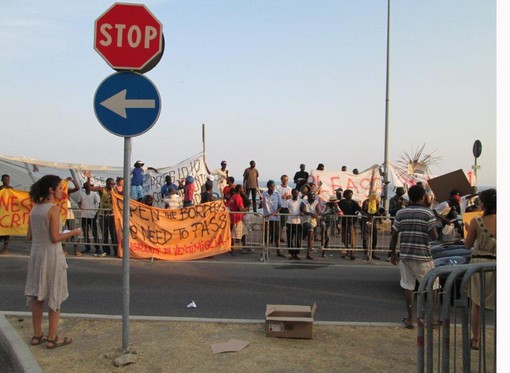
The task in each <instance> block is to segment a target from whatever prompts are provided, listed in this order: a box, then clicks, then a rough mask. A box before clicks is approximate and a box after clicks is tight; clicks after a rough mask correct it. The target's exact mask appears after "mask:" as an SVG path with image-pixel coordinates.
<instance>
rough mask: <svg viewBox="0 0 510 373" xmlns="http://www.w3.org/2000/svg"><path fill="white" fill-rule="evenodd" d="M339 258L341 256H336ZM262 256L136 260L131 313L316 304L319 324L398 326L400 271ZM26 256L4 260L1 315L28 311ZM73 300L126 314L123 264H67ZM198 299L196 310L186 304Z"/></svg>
mask: <svg viewBox="0 0 510 373" xmlns="http://www.w3.org/2000/svg"><path fill="white" fill-rule="evenodd" d="M335 255H336V256H338V254H335ZM257 258H258V254H256V253H250V254H240V255H238V256H237V257H231V256H230V255H222V256H218V257H216V258H215V259H204V260H200V261H194V262H177V263H175V262H174V263H171V262H163V261H154V262H152V263H151V262H150V261H148V260H132V261H131V266H130V315H131V316H172V317H201V318H224V319H253V320H262V319H263V318H264V312H265V307H266V304H300V305H311V304H313V303H314V302H315V303H317V312H316V315H315V319H316V320H317V321H352V322H399V321H400V319H401V317H402V315H403V314H404V311H405V310H404V307H405V306H404V299H403V292H402V290H401V288H400V286H399V272H398V268H397V267H394V266H391V265H388V264H387V263H378V264H376V265H370V264H366V263H364V262H361V261H360V260H357V261H355V262H350V261H346V260H344V259H340V258H334V259H326V260H324V259H317V260H315V261H313V262H311V261H305V260H302V261H300V262H297V261H292V262H291V261H289V260H286V259H282V258H272V261H271V262H270V263H260V262H258V261H257ZM27 261H28V257H27V256H24V255H15V256H3V257H1V258H0V294H1V295H2V296H1V297H0V310H3V311H28V310H27V308H26V306H25V298H24V297H23V290H24V284H25V276H26V267H27ZM68 265H69V269H68V286H69V293H70V297H69V298H68V300H67V301H65V302H64V303H63V305H62V312H63V313H88V314H104V315H121V314H122V312H123V297H122V294H123V288H122V260H121V259H110V258H93V257H88V256H87V257H80V258H75V257H72V256H71V257H69V258H68ZM191 301H194V302H195V303H196V305H197V308H187V307H186V306H187V305H188V304H189V303H190V302H191Z"/></svg>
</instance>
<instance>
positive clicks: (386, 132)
mask: <svg viewBox="0 0 510 373" xmlns="http://www.w3.org/2000/svg"><path fill="white" fill-rule="evenodd" d="M390 5H391V0H388V21H387V29H386V105H385V115H384V177H383V193H384V209H385V210H386V211H388V207H389V199H388V183H389V180H388V175H389V167H388V165H389V163H388V143H389V141H388V137H389V127H390V123H389V106H390Z"/></svg>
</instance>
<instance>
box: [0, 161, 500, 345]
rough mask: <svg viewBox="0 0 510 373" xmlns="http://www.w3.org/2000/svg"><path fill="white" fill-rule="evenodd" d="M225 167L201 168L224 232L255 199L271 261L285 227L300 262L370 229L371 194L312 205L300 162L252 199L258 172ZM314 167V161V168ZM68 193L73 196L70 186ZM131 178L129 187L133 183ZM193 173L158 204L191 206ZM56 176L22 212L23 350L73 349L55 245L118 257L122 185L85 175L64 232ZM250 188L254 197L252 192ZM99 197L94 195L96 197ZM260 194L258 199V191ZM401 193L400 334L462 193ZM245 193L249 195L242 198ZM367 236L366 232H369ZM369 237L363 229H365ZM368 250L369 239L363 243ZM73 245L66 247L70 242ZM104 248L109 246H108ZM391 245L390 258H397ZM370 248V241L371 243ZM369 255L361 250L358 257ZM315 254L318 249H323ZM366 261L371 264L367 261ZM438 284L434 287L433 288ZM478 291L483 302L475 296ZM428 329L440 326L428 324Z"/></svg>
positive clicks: (476, 318)
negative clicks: (64, 325)
mask: <svg viewBox="0 0 510 373" xmlns="http://www.w3.org/2000/svg"><path fill="white" fill-rule="evenodd" d="M142 166H143V162H140V161H137V162H136V163H135V168H134V172H133V179H134V180H132V187H131V188H132V189H131V192H132V193H131V196H132V197H133V198H136V199H138V200H140V201H142V202H144V203H147V204H148V205H151V204H152V201H150V200H147V199H146V196H143V195H141V194H140V193H139V192H140V190H139V186H140V185H139V183H138V181H139V178H140V175H142V176H143V169H142V168H141V167H142ZM226 166H227V163H226V162H225V161H223V162H221V167H220V168H219V169H218V170H214V171H213V172H211V171H209V169H208V168H207V172H208V173H209V174H210V175H211V176H212V175H215V176H218V181H217V182H218V187H220V188H221V187H222V188H221V189H220V190H221V197H220V198H222V199H223V201H224V203H225V204H226V206H227V207H228V208H229V210H230V219H231V229H232V239H233V241H234V242H235V241H239V242H241V244H244V242H243V241H244V240H245V238H246V234H247V229H246V224H245V222H244V219H245V214H246V213H247V212H249V211H250V210H251V209H252V208H253V209H254V211H257V209H256V207H257V206H254V205H255V204H256V203H257V201H256V197H257V196H259V206H258V207H259V208H261V209H262V215H263V217H264V223H265V226H264V230H265V234H264V237H265V239H266V242H265V244H266V245H267V246H269V245H274V246H276V248H277V255H278V256H282V257H286V256H285V254H283V253H282V251H280V243H281V242H285V239H284V238H283V235H282V233H283V231H284V230H285V231H286V237H285V238H286V241H287V246H288V249H289V252H288V253H289V259H291V260H300V257H299V253H300V248H301V245H302V243H303V241H304V242H305V243H306V258H307V259H309V260H313V259H314V257H313V256H312V254H313V241H314V239H315V238H316V237H317V233H319V235H320V240H321V247H322V248H323V249H326V248H328V243H329V237H330V235H331V234H332V233H333V232H335V231H336V232H338V233H339V232H341V236H342V242H343V243H344V245H345V248H346V251H345V253H344V256H345V257H346V258H348V259H354V256H353V252H352V248H353V247H354V246H353V243H354V240H355V239H356V235H355V233H354V224H357V223H356V222H358V221H360V220H361V221H362V224H373V220H372V219H370V217H372V216H383V215H385V214H386V212H385V211H384V209H382V208H381V207H379V201H377V199H376V197H375V195H373V194H371V195H370V196H369V198H367V199H366V200H365V201H364V202H363V203H362V205H361V206H360V205H359V204H358V203H357V202H356V201H354V200H353V199H352V195H353V192H352V190H349V189H346V190H342V189H341V188H338V189H337V190H336V191H335V194H334V195H331V196H330V197H329V199H328V200H326V201H322V202H321V201H319V199H318V198H317V194H316V192H317V190H316V188H317V187H316V186H315V184H314V183H313V182H310V180H309V179H308V178H309V175H308V174H307V172H306V171H305V166H304V165H303V164H302V165H300V170H299V171H298V172H296V174H295V176H294V179H293V180H294V184H295V185H294V188H292V187H290V186H289V185H288V183H289V177H288V176H287V175H282V176H281V178H280V182H281V183H280V184H279V185H278V186H276V184H275V182H274V181H273V180H269V181H268V182H267V190H265V191H264V192H263V193H260V191H259V190H258V176H259V175H258V171H257V170H256V163H255V161H251V162H250V167H249V168H247V169H246V170H245V172H244V177H243V183H242V184H237V185H236V184H235V179H234V178H233V177H232V176H230V175H229V174H228V171H227V169H226ZM321 166H322V167H323V165H319V167H321ZM1 181H2V185H1V186H0V190H1V189H6V188H12V187H11V186H10V176H9V175H2V177H1ZM70 181H71V182H72V183H74V186H75V187H74V188H71V189H69V191H70V192H77V191H78V190H74V189H77V183H76V181H75V180H73V179H71V180H70ZM133 181H134V182H133ZM193 184H194V180H193V178H192V177H190V176H188V177H187V178H186V180H185V181H184V182H183V183H180V184H179V185H174V184H173V183H172V182H171V179H170V178H169V177H167V178H166V183H165V185H163V187H162V188H161V197H162V199H163V200H164V201H165V207H167V208H174V207H175V206H176V205H175V201H174V198H175V197H174V198H172V196H176V195H178V193H177V192H178V191H179V190H180V189H183V191H184V193H183V194H184V198H183V201H182V206H181V205H179V206H181V207H185V206H187V205H190V203H191V204H192V203H193V202H192V196H193V193H194V190H193V187H192V186H191V185H193ZM63 189H64V188H63V183H62V180H61V179H60V178H59V177H58V176H55V175H46V176H43V177H42V178H41V179H39V180H38V181H37V182H35V183H34V184H33V185H32V187H31V189H30V193H29V195H30V198H31V200H32V201H33V203H34V207H33V208H32V210H31V212H30V223H29V228H28V239H29V240H30V241H31V250H30V259H29V263H28V271H27V279H26V285H25V296H26V297H27V303H28V305H29V306H30V307H31V310H32V317H33V328H34V335H33V337H32V339H31V342H30V343H31V344H32V345H38V344H41V343H46V346H47V348H48V349H53V348H57V347H61V346H65V345H68V344H70V343H72V339H71V338H68V337H64V338H60V337H59V336H58V335H57V328H58V321H59V315H60V306H61V304H62V302H64V301H65V299H66V298H67V297H68V291H67V265H66V264H65V263H66V262H65V256H64V253H65V250H64V248H63V246H62V242H63V241H69V240H71V238H74V237H77V236H80V235H83V236H84V238H85V241H86V242H89V241H88V239H89V234H90V233H92V236H93V243H94V247H95V255H96V256H98V257H104V256H108V255H112V254H113V255H115V256H116V255H117V252H116V250H117V246H116V245H117V238H116V232H115V228H114V219H113V212H112V196H111V194H112V192H113V191H116V192H119V193H121V192H122V191H123V179H122V178H117V180H116V181H115V180H114V179H113V178H108V179H107V180H106V185H105V186H104V187H99V186H93V185H92V183H91V181H90V178H89V180H88V181H87V182H86V183H84V185H83V187H82V190H81V191H80V196H79V202H78V206H79V208H80V209H82V210H83V211H82V213H81V228H74V227H72V226H68V227H67V228H68V229H66V230H63V227H62V223H61V218H60V208H59V207H58V205H57V204H56V201H57V200H60V199H62V197H63V195H64V190H63ZM212 190H213V178H212V177H211V178H208V180H207V182H206V183H205V185H204V190H203V191H202V193H201V203H205V202H209V201H212V200H214V199H215V196H214V194H213V193H212ZM253 190H255V191H253ZM96 192H98V193H99V194H98V193H96ZM259 194H260V195H259ZM405 194H406V192H405V189H403V188H397V190H396V194H395V196H394V197H392V199H391V200H390V201H389V215H390V216H391V217H392V218H393V224H392V236H391V242H390V247H389V249H390V253H389V255H390V260H391V262H392V264H394V265H399V268H400V274H401V279H400V285H401V287H402V288H403V289H404V296H405V301H406V310H407V316H406V317H405V318H404V319H403V323H404V326H405V327H406V328H413V327H414V322H413V310H412V296H413V292H414V289H415V283H416V281H418V282H420V281H421V280H422V279H423V278H424V276H425V275H426V273H427V272H428V271H430V270H431V269H432V268H434V261H433V260H432V256H431V241H433V240H436V239H438V238H439V237H440V235H441V234H444V232H445V230H444V227H445V226H450V225H451V226H453V229H456V230H458V226H457V223H459V226H460V230H461V232H459V234H460V235H461V237H463V233H462V232H463V228H462V226H461V225H460V221H459V215H460V214H461V210H460V203H461V196H460V193H459V191H457V190H452V191H451V193H450V198H449V199H448V200H447V201H444V202H443V203H436V206H435V207H434V208H431V207H432V203H433V201H432V199H431V196H430V194H428V193H427V190H426V189H425V188H424V187H423V185H415V186H412V187H411V188H409V190H408V191H407V195H408V197H409V200H407V199H406V198H404V195H405ZM250 196H251V198H250ZM476 209H479V210H480V211H481V216H480V217H477V218H475V219H473V220H472V221H471V222H470V223H469V226H468V228H467V235H466V237H465V238H464V240H463V243H464V245H465V247H466V248H468V249H471V250H472V263H477V262H491V261H495V260H496V226H497V224H496V190H495V189H488V190H484V191H482V192H481V193H479V194H478V196H477V198H476V200H475V203H474V204H473V205H472V206H469V210H470V211H473V210H476ZM358 214H361V219H352V220H349V219H339V218H340V217H342V216H344V217H345V216H348V217H350V216H356V215H358ZM97 219H99V221H100V224H99V225H100V227H101V229H102V234H103V242H102V245H100V244H99V237H98V236H99V235H98V231H97ZM374 230H375V231H376V229H372V230H370V231H372V232H373V231H374ZM367 231H369V230H367ZM1 239H2V240H3V241H4V246H3V250H2V252H6V251H8V243H9V237H8V236H2V237H1ZM371 241H372V244H374V241H376V236H374V237H372V240H371ZM71 242H72V241H71ZM109 242H111V243H109ZM367 242H368V237H367V236H365V235H363V247H364V248H368V246H366V245H367ZM397 242H400V244H399V253H398V254H397ZM375 245H376V243H375ZM90 251H91V246H90V245H89V244H86V245H85V250H84V251H83V252H85V253H88V252H90ZM367 253H368V251H365V255H367ZM322 255H324V250H322ZM372 258H373V259H378V258H377V257H376V256H373V257H372ZM479 276H480V275H479V274H477V275H474V276H473V277H472V278H471V287H470V293H469V296H470V298H471V300H472V304H473V305H472V308H471V325H472V329H471V333H472V338H471V348H472V349H475V350H476V349H479V348H480V306H481V304H484V305H485V307H486V308H489V309H493V308H494V307H495V293H494V292H495V277H494V276H493V275H489V276H487V277H486V278H485V283H486V288H485V291H483V292H482V291H481V289H480V283H481V282H480V279H479ZM438 288H439V283H438V282H436V283H435V284H434V285H433V289H434V290H436V291H437V289H438ZM482 294H485V299H484V302H482V301H481V295H482ZM45 303H47V304H48V307H49V329H48V333H47V335H46V336H44V333H43V331H42V318H43V307H44V304H45ZM432 322H433V324H434V325H438V324H439V320H432Z"/></svg>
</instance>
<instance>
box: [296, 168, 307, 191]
mask: <svg viewBox="0 0 510 373" xmlns="http://www.w3.org/2000/svg"><path fill="white" fill-rule="evenodd" d="M305 170H306V166H305V165H304V164H303V163H301V164H300V165H299V171H298V172H296V173H295V174H294V185H295V186H296V189H297V190H301V187H302V186H303V185H305V184H306V180H308V172H306V171H305Z"/></svg>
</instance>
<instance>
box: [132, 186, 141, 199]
mask: <svg viewBox="0 0 510 373" xmlns="http://www.w3.org/2000/svg"><path fill="white" fill-rule="evenodd" d="M130 192H131V193H130V194H131V199H134V200H135V201H141V200H142V198H143V187H142V186H141V185H131V190H130Z"/></svg>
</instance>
